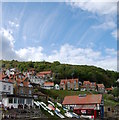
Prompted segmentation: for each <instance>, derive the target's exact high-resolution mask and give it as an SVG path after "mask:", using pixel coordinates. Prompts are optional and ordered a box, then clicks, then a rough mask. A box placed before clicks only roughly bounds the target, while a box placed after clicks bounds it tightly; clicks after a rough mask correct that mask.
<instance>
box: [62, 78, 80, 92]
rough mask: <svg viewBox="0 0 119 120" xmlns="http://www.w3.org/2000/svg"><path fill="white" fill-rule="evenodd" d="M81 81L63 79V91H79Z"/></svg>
mask: <svg viewBox="0 0 119 120" xmlns="http://www.w3.org/2000/svg"><path fill="white" fill-rule="evenodd" d="M78 82H79V80H78V79H77V78H76V79H63V80H61V81H60V89H61V90H78V89H79V83H78Z"/></svg>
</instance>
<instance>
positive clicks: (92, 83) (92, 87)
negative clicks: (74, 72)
mask: <svg viewBox="0 0 119 120" xmlns="http://www.w3.org/2000/svg"><path fill="white" fill-rule="evenodd" d="M90 90H92V91H97V89H96V82H91V83H90Z"/></svg>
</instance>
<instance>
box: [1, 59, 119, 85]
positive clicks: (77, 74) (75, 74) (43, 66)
mask: <svg viewBox="0 0 119 120" xmlns="http://www.w3.org/2000/svg"><path fill="white" fill-rule="evenodd" d="M0 62H1V65H2V68H13V67H16V68H18V69H19V70H20V71H22V72H23V71H27V70H28V69H30V68H34V69H35V70H36V72H40V71H45V70H52V71H53V73H54V74H53V81H54V82H55V83H59V82H60V79H63V78H64V79H65V78H79V80H80V81H84V80H89V81H91V82H93V81H95V82H97V83H103V84H104V85H105V86H106V87H111V86H112V85H113V86H115V84H116V83H115V82H116V80H117V78H119V73H118V72H115V71H109V70H104V69H102V68H99V67H95V66H87V65H69V64H61V63H60V62H58V61H55V62H53V63H50V62H46V61H42V62H32V61H30V62H20V61H16V60H12V61H3V60H1V61H0Z"/></svg>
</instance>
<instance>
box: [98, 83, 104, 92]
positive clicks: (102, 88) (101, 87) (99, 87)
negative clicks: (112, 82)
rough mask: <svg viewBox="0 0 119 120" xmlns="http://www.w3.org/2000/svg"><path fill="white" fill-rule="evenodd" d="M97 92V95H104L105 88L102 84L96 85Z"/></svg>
mask: <svg viewBox="0 0 119 120" xmlns="http://www.w3.org/2000/svg"><path fill="white" fill-rule="evenodd" d="M97 91H98V92H99V93H104V92H105V86H104V84H97Z"/></svg>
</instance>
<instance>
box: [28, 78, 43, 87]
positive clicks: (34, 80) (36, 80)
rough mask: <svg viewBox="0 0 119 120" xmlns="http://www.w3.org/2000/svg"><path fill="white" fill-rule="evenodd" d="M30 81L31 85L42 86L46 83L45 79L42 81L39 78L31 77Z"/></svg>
mask: <svg viewBox="0 0 119 120" xmlns="http://www.w3.org/2000/svg"><path fill="white" fill-rule="evenodd" d="M29 80H30V82H31V83H34V84H38V85H40V86H42V85H43V84H44V82H45V81H44V80H43V79H41V78H39V77H37V76H30V77H29Z"/></svg>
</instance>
